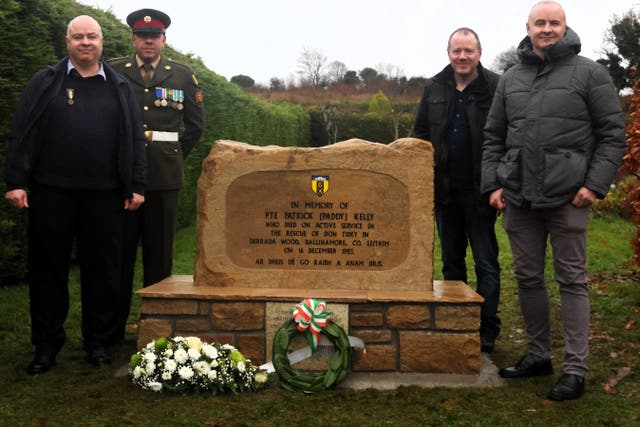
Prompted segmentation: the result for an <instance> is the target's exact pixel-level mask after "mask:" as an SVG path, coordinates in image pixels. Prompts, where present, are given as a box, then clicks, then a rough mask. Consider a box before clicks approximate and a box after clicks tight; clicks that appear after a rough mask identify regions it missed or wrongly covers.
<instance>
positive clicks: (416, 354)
mask: <svg viewBox="0 0 640 427" xmlns="http://www.w3.org/2000/svg"><path fill="white" fill-rule="evenodd" d="M481 366H482V356H481V354H480V337H479V335H478V334H477V333H475V334H473V333H435V332H424V331H403V332H400V370H401V371H404V372H432V373H437V372H441V373H457V374H471V373H478V372H480V367H481Z"/></svg>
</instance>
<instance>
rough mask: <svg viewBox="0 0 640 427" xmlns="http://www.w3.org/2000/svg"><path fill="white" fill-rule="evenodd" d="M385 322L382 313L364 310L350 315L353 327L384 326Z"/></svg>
mask: <svg viewBox="0 0 640 427" xmlns="http://www.w3.org/2000/svg"><path fill="white" fill-rule="evenodd" d="M383 324H384V317H383V316H382V313H376V312H367V311H364V312H359V313H351V315H350V316H349V325H350V326H352V327H372V326H382V325H383Z"/></svg>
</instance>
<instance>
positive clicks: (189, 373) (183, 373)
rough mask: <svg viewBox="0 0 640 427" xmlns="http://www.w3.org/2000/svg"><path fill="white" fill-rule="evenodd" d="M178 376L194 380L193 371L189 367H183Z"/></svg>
mask: <svg viewBox="0 0 640 427" xmlns="http://www.w3.org/2000/svg"><path fill="white" fill-rule="evenodd" d="M178 375H180V378H184V379H185V380H190V379H191V378H193V369H191V368H190V367H189V366H182V367H181V368H180V369H178Z"/></svg>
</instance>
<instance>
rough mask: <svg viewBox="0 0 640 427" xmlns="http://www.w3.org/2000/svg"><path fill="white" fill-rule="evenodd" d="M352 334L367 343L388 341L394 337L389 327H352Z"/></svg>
mask: <svg viewBox="0 0 640 427" xmlns="http://www.w3.org/2000/svg"><path fill="white" fill-rule="evenodd" d="M350 335H353V336H355V337H358V338H360V339H361V340H362V341H364V342H365V344H379V343H388V342H391V338H392V335H391V331H390V330H388V329H355V330H353V329H352V330H351V334H350Z"/></svg>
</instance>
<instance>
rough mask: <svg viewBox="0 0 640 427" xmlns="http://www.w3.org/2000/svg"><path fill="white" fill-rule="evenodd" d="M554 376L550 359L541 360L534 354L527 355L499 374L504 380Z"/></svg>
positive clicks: (501, 370)
mask: <svg viewBox="0 0 640 427" xmlns="http://www.w3.org/2000/svg"><path fill="white" fill-rule="evenodd" d="M551 374H553V366H552V365H551V360H550V359H540V358H538V357H536V356H534V355H532V354H527V355H525V356H524V357H523V358H522V359H520V360H519V361H518V363H516V364H515V365H514V366H509V367H508V368H502V369H500V371H499V372H498V375H500V376H501V377H502V378H528V377H539V376H543V375H551Z"/></svg>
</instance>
